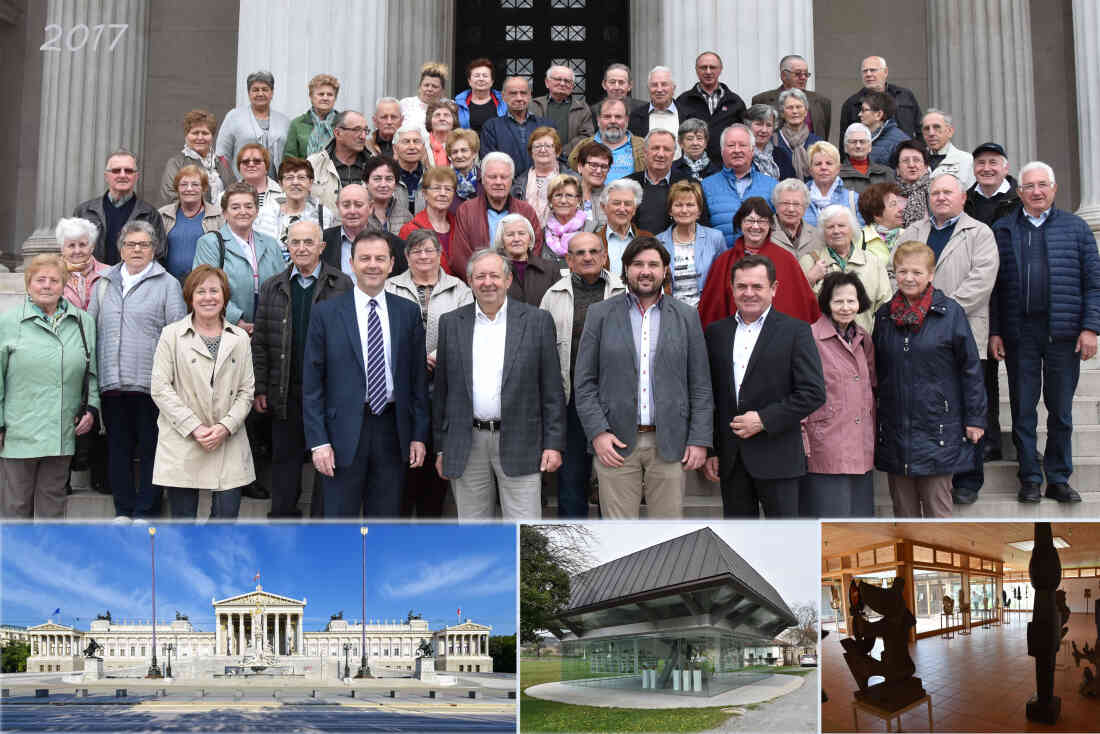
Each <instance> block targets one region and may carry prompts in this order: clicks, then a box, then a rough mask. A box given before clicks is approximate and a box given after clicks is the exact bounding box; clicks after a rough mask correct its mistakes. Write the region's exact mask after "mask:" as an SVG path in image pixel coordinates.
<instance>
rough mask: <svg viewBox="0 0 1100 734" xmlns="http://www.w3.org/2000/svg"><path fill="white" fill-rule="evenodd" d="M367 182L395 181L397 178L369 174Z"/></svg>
mask: <svg viewBox="0 0 1100 734" xmlns="http://www.w3.org/2000/svg"><path fill="white" fill-rule="evenodd" d="M367 182H368V183H396V182H397V179H396V178H394V177H393V176H371V177H370V178H368V179H367Z"/></svg>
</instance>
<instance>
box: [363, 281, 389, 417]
mask: <svg viewBox="0 0 1100 734" xmlns="http://www.w3.org/2000/svg"><path fill="white" fill-rule="evenodd" d="M367 402H368V403H370V410H371V412H372V413H374V414H375V415H380V414H381V413H382V411H383V410H385V409H386V345H385V343H384V342H383V341H382V319H380V318H379V317H378V301H376V300H374V299H373V298H372V299H371V300H370V314H369V315H368V316H367Z"/></svg>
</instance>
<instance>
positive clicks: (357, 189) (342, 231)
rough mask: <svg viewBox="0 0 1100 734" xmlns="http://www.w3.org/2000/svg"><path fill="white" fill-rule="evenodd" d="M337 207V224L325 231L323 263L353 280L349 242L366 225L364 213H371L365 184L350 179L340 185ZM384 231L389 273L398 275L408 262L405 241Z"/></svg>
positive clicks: (366, 214)
mask: <svg viewBox="0 0 1100 734" xmlns="http://www.w3.org/2000/svg"><path fill="white" fill-rule="evenodd" d="M336 208H337V209H338V210H339V211H340V224H338V225H337V226H335V227H329V228H328V229H326V230H325V231H324V239H325V249H324V251H323V254H322V256H321V257H322V260H323V262H324V263H325V264H326V265H331V266H332V267H334V268H336V269H337V270H340V271H342V272H343V273H344V274H345V275H347V276H348V277H349V278H351V279H352V280H355V279H356V275H355V268H354V267H353V266H352V263H351V245H352V243H353V242H355V238H356V237H358V236H359V233H360V232H363V231H364V230H366V228H367V217H368V216H369V215H370V205H369V203H368V198H367V187H366V186H364V185H363V184H358V183H353V184H348V185H347V186H345V187H344V188H342V189H340V195H339V197H338V198H337V200H336ZM385 235H386V240H387V241H388V242H389V243H390V249H391V250H393V256H394V262H393V273H392V274H393V275H401V273H403V272H405V271H406V270H408V269H409V263H408V262H407V261H406V260H405V243H404V242H403V241H402V240H401V238H400V237H398V236H397V235H395V234H393V233H392V232H386V233H385Z"/></svg>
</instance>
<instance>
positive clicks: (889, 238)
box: [875, 224, 901, 251]
mask: <svg viewBox="0 0 1100 734" xmlns="http://www.w3.org/2000/svg"><path fill="white" fill-rule="evenodd" d="M875 231H876V232H878V236H879V237H881V238H882V241H883V242H885V243H886V246H887V247H889V248H890V250H891V251H893V249H894V240H896V239H897V238H898V235H899V234H901V227H894V228H893V229H890V228H889V227H883V226H882V225H881V224H876V225H875Z"/></svg>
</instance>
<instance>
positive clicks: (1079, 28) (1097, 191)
mask: <svg viewBox="0 0 1100 734" xmlns="http://www.w3.org/2000/svg"><path fill="white" fill-rule="evenodd" d="M1073 50H1074V54H1075V58H1076V62H1077V63H1076V68H1077V140H1078V147H1079V151H1078V156H1079V158H1080V160H1081V206H1080V208H1078V210H1077V214H1079V215H1080V216H1081V217H1082V218H1084V220H1085V221H1086V222H1088V223H1089V228H1090V229H1092V232H1093V235H1097V233H1100V186H1097V183H1096V177H1097V176H1098V175H1100V100H1098V99H1097V98H1096V94H1097V89H1100V68H1097V65H1098V64H1100V7H1097V5H1096V2H1095V1H1094V0H1073ZM1098 238H1100V237H1098Z"/></svg>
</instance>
